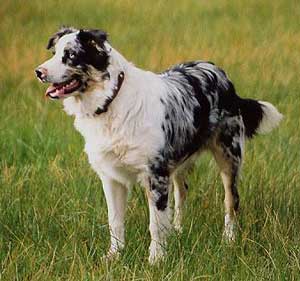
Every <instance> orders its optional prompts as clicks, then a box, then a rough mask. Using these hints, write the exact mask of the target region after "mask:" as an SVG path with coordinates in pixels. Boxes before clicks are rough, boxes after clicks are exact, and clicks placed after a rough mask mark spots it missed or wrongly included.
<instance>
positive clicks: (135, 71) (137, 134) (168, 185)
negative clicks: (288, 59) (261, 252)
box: [35, 27, 282, 264]
mask: <svg viewBox="0 0 300 281" xmlns="http://www.w3.org/2000/svg"><path fill="white" fill-rule="evenodd" d="M107 37H108V36H107V33H106V32H104V31H102V30H97V29H80V30H79V29H76V28H73V27H64V28H61V29H60V30H59V31H58V32H57V33H55V34H54V35H53V36H52V37H51V38H50V40H49V42H48V46H47V49H50V50H52V52H53V57H51V58H50V59H49V60H47V61H46V62H44V63H43V64H41V65H40V66H39V67H37V68H36V69H35V73H36V76H37V77H38V79H39V80H40V81H41V82H43V83H51V86H49V87H48V89H47V90H46V96H47V97H48V98H50V99H52V100H56V99H57V100H63V104H64V109H65V111H66V112H67V113H68V114H69V115H73V116H75V121H74V125H75V128H76V129H77V130H78V131H79V132H80V133H81V134H82V136H83V137H84V139H85V152H86V153H87V155H88V160H89V163H90V164H91V166H92V168H93V169H94V170H95V172H96V173H97V174H98V176H99V177H100V179H101V181H102V185H103V190H104V194H105V197H106V201H107V209H108V221H109V229H110V236H111V243H110V248H109V250H108V252H107V255H106V257H107V258H113V257H116V256H117V255H118V254H119V251H120V250H121V249H122V248H123V247H124V244H125V239H124V217H125V209H126V201H127V193H128V190H129V188H130V186H132V185H133V184H134V183H136V182H137V183H139V184H140V185H141V186H143V187H144V188H145V190H146V194H147V200H148V204H149V212H150V225H149V230H150V234H151V242H150V247H149V251H150V254H149V262H150V263H152V264H153V263H155V262H157V261H159V260H160V259H161V258H163V257H164V255H165V248H166V247H165V246H166V239H167V237H168V233H169V232H170V230H171V229H172V228H173V227H174V228H175V229H176V230H178V231H181V223H182V210H183V204H184V201H185V198H186V193H187V184H186V180H185V179H186V176H187V175H188V173H189V171H190V170H191V168H192V166H193V163H194V162H195V160H196V159H197V157H198V156H199V155H200V154H201V152H203V151H205V150H208V151H211V152H212V154H213V157H214V159H215V160H216V162H217V165H218V166H219V168H220V173H221V178H222V181H223V185H224V189H225V200H224V202H225V229H224V233H223V235H224V238H225V239H226V240H228V241H231V240H234V239H235V237H236V224H237V219H236V214H237V211H238V208H239V194H238V188H237V185H238V177H239V174H240V170H241V163H242V158H243V151H244V142H245V140H246V139H251V138H252V137H253V136H254V135H256V134H258V133H267V132H270V131H271V130H272V129H273V128H275V127H277V126H278V124H279V122H280V120H281V119H282V115H281V114H280V113H279V112H278V110H277V109H276V108H275V107H274V106H273V105H272V104H270V103H268V102H264V101H256V100H253V99H244V98H241V97H239V96H238V95H237V93H236V91H235V88H234V86H233V84H232V82H231V81H230V80H229V78H228V77H227V76H226V74H225V72H224V71H223V70H222V69H221V68H219V67H217V66H215V65H214V64H213V63H211V62H206V61H191V62H186V63H182V64H177V65H175V66H173V67H171V68H169V69H168V70H166V71H164V72H162V73H158V74H156V73H153V72H151V71H145V70H142V69H140V68H138V67H136V66H134V65H133V64H132V63H129V62H128V61H127V60H126V59H125V58H124V57H123V56H122V55H121V54H120V53H119V52H118V51H116V50H115V49H114V48H113V47H112V46H111V44H110V43H109V42H108V38H107ZM173 188H174V205H175V206H174V219H173V225H172V223H171V211H170V210H171V208H170V200H169V199H170V193H171V191H172V189H173Z"/></svg>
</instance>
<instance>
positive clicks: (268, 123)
mask: <svg viewBox="0 0 300 281" xmlns="http://www.w3.org/2000/svg"><path fill="white" fill-rule="evenodd" d="M259 103H260V104H261V105H263V107H262V108H263V119H262V121H261V123H260V124H259V127H258V128H257V132H258V133H260V134H266V133H269V132H271V131H272V130H273V129H274V128H276V127H277V126H278V125H279V123H280V121H281V120H282V118H283V115H282V114H281V113H279V111H278V110H277V108H276V107H275V106H274V105H272V104H271V103H269V102H266V101H259Z"/></svg>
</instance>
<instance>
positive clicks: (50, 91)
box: [46, 85, 65, 97]
mask: <svg viewBox="0 0 300 281" xmlns="http://www.w3.org/2000/svg"><path fill="white" fill-rule="evenodd" d="M64 92H65V91H64V88H63V87H61V88H60V89H58V88H57V87H55V86H53V85H51V86H49V87H48V88H47V90H46V96H49V95H50V96H52V97H61V96H63V95H64Z"/></svg>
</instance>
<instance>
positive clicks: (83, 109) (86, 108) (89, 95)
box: [64, 45, 131, 117]
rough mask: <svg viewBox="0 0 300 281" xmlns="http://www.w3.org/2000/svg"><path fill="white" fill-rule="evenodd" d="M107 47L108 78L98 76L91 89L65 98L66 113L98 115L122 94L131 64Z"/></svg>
mask: <svg viewBox="0 0 300 281" xmlns="http://www.w3.org/2000/svg"><path fill="white" fill-rule="evenodd" d="M107 48H110V49H109V50H110V64H109V66H108V68H107V71H108V76H109V79H107V80H103V78H102V77H100V76H99V81H97V82H95V86H94V87H93V88H92V89H91V90H89V91H87V92H85V93H84V94H82V95H80V96H74V97H70V98H67V99H65V100H64V108H65V111H66V112H67V113H68V114H70V115H75V116H77V117H99V116H100V115H102V114H104V113H105V112H107V111H108V110H109V107H110V106H111V104H112V103H113V102H114V100H115V99H116V98H117V96H118V95H121V94H122V88H123V87H124V84H125V83H126V73H127V71H128V68H130V67H131V64H130V63H129V62H128V61H127V60H126V59H125V58H124V57H123V56H122V55H121V54H120V53H118V52H117V51H116V50H114V49H113V48H111V47H110V46H109V45H108V46H107ZM101 75H102V74H101ZM95 77H97V75H95Z"/></svg>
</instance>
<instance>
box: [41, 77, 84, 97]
mask: <svg viewBox="0 0 300 281" xmlns="http://www.w3.org/2000/svg"><path fill="white" fill-rule="evenodd" d="M81 85H82V83H81V81H80V80H78V79H75V78H73V79H71V80H68V81H66V82H63V83H54V84H52V85H51V86H49V87H48V89H47V90H46V97H50V98H52V99H60V98H64V97H66V96H68V95H70V94H71V93H73V92H75V91H77V90H78V89H79V88H80V87H81Z"/></svg>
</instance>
